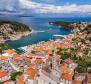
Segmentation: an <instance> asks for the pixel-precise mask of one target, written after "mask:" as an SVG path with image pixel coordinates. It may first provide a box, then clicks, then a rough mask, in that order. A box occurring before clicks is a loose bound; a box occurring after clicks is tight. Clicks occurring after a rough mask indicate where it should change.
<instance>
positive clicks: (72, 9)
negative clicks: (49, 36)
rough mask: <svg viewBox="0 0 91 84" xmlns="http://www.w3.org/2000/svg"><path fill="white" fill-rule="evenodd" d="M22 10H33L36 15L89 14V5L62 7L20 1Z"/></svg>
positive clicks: (90, 8)
mask: <svg viewBox="0 0 91 84" xmlns="http://www.w3.org/2000/svg"><path fill="white" fill-rule="evenodd" d="M20 3H21V5H22V7H23V8H24V9H33V10H34V11H35V12H36V13H91V5H88V4H84V5H77V4H66V5H64V6H57V5H50V4H42V3H36V2H33V1H31V0H20Z"/></svg>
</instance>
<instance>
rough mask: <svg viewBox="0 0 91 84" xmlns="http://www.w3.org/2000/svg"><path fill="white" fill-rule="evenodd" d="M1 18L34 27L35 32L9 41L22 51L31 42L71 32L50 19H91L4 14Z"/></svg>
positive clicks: (46, 39) (13, 46)
mask: <svg viewBox="0 0 91 84" xmlns="http://www.w3.org/2000/svg"><path fill="white" fill-rule="evenodd" d="M0 19H1V20H9V21H17V22H21V23H24V24H26V25H28V26H30V28H32V29H33V30H34V31H36V32H34V33H32V34H30V35H28V36H26V37H23V38H21V39H19V40H16V41H7V42H6V43H8V44H9V45H10V46H11V47H12V48H14V49H15V50H17V52H20V50H19V49H18V48H19V47H23V46H26V45H30V44H35V43H38V42H40V41H48V40H50V39H53V40H55V39H58V38H59V37H55V36H54V35H68V34H70V33H71V31H70V30H68V29H65V28H62V27H61V28H60V27H58V26H54V25H50V24H49V22H50V21H71V22H73V21H74V22H79V21H91V18H89V17H88V18H87V17H86V18H80V17H79V18H35V17H26V16H7V15H6V16H4V15H3V16H2V15H0Z"/></svg>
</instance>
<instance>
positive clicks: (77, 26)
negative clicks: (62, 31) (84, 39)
mask: <svg viewBox="0 0 91 84" xmlns="http://www.w3.org/2000/svg"><path fill="white" fill-rule="evenodd" d="M49 24H51V25H56V26H60V27H64V28H66V29H70V30H71V31H72V32H74V33H76V32H81V31H82V30H84V29H85V28H86V27H88V26H89V27H90V26H91V22H63V21H57V22H49Z"/></svg>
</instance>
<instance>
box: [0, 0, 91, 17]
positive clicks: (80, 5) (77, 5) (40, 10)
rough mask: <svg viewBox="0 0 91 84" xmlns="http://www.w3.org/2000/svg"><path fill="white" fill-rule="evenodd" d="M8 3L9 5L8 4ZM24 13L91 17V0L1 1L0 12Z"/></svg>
mask: <svg viewBox="0 0 91 84" xmlns="http://www.w3.org/2000/svg"><path fill="white" fill-rule="evenodd" d="M6 2H7V3H6ZM3 9H4V10H8V11H14V10H16V11H18V12H19V11H24V13H26V10H28V12H29V13H30V12H31V14H36V15H42V14H45V15H49V14H52V15H53V14H61V15H67V14H68V15H69V14H72V15H79V16H81V15H84V16H90V15H91V0H8V1H7V0H0V10H3Z"/></svg>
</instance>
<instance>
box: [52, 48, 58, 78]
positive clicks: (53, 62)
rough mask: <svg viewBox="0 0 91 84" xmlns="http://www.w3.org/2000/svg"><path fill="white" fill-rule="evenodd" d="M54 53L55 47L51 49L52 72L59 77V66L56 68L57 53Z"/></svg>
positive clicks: (55, 51)
mask: <svg viewBox="0 0 91 84" xmlns="http://www.w3.org/2000/svg"><path fill="white" fill-rule="evenodd" d="M56 53H57V49H56V48H55V49H53V58H52V73H53V74H54V76H56V77H57V78H60V71H59V68H58V61H57V57H58V55H57V54H56Z"/></svg>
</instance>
